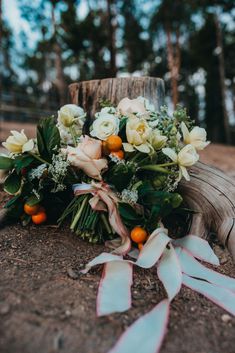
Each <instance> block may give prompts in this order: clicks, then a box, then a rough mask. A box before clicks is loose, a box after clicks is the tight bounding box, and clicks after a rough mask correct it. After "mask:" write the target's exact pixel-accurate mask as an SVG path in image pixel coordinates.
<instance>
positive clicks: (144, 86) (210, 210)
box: [69, 77, 235, 259]
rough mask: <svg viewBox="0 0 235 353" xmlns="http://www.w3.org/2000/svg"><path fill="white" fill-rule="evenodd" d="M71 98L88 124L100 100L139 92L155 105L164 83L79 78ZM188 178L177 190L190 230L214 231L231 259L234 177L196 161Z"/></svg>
mask: <svg viewBox="0 0 235 353" xmlns="http://www.w3.org/2000/svg"><path fill="white" fill-rule="evenodd" d="M69 89H70V95H71V102H72V103H74V104H79V105H81V106H83V107H84V109H85V110H86V111H88V112H89V114H88V121H87V122H88V124H89V123H90V121H89V120H90V119H92V118H93V116H94V113H95V111H97V110H98V109H99V108H100V101H101V100H102V99H107V100H109V101H111V103H113V104H117V103H118V102H119V101H120V100H121V99H122V98H124V97H129V98H136V97H138V96H140V95H141V96H143V97H145V98H148V99H149V100H150V102H151V103H153V104H154V105H155V107H156V109H159V107H160V106H161V105H162V104H163V103H164V84H163V81H162V80H161V79H159V78H153V77H142V78H140V77H138V78H137V77H136V78H135V77H131V78H129V77H128V78H112V79H104V80H94V81H85V82H79V83H75V84H72V85H70V88H69ZM190 174H191V181H190V182H184V181H182V182H181V185H180V191H181V193H182V195H183V197H184V199H185V201H186V203H187V205H188V207H189V208H191V209H193V210H195V211H196V213H195V214H194V216H193V218H192V224H191V229H190V233H191V234H195V235H198V236H201V237H205V238H206V237H207V236H208V234H209V233H210V232H215V233H216V234H217V235H218V238H219V240H220V241H221V242H222V243H223V244H224V245H226V246H227V247H228V249H229V251H230V252H231V253H232V255H233V258H234V259H235V224H234V223H235V221H234V220H235V181H234V180H233V179H232V178H230V177H229V176H226V175H225V174H224V173H223V172H221V171H219V170H218V169H216V168H213V167H210V166H208V165H205V164H202V163H198V164H197V165H196V166H194V167H193V168H192V169H191V172H190Z"/></svg>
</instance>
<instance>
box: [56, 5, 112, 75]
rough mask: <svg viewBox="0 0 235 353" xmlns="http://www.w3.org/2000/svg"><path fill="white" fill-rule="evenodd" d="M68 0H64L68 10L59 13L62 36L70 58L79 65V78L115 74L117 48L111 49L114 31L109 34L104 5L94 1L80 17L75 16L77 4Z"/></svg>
mask: <svg viewBox="0 0 235 353" xmlns="http://www.w3.org/2000/svg"><path fill="white" fill-rule="evenodd" d="M71 1H72V0H66V2H67V3H70V7H69V8H70V10H71V11H64V12H63V13H62V28H63V30H64V33H63V40H64V42H65V44H66V47H67V50H68V51H70V55H69V60H70V62H71V63H73V64H76V65H77V67H78V71H79V79H80V80H84V79H86V80H87V79H92V78H105V77H109V76H113V75H116V53H115V52H116V48H112V49H111V47H113V46H114V45H115V43H114V39H113V36H114V33H113V34H112V36H111V37H110V31H109V26H108V25H107V23H108V22H107V21H108V18H107V7H106V8H105V7H104V8H101V7H100V6H99V3H96V4H94V6H92V9H91V10H90V11H89V12H88V14H87V15H86V16H85V17H84V18H83V19H78V18H77V17H76V16H74V14H76V10H75V9H76V7H75V5H74V4H73V3H72V2H73V1H72V2H71ZM92 5H93V3H92ZM90 6H91V3H90ZM110 38H111V39H110ZM110 41H111V42H112V43H111V44H110ZM111 50H112V54H111V52H110V51H111ZM111 57H112V59H111ZM114 59H115V60H114Z"/></svg>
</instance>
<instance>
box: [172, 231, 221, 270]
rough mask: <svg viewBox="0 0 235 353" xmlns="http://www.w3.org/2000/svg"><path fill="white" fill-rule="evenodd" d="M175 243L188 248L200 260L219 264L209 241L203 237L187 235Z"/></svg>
mask: <svg viewBox="0 0 235 353" xmlns="http://www.w3.org/2000/svg"><path fill="white" fill-rule="evenodd" d="M173 244H174V245H175V246H181V247H182V248H184V249H186V250H188V251H189V252H190V253H191V254H192V255H193V256H194V257H196V258H197V259H199V260H202V261H205V262H208V263H209V264H212V265H216V266H218V265H219V259H218V257H217V256H216V255H215V253H214V251H213V250H212V249H211V247H210V245H209V244H208V242H207V241H206V240H204V239H202V238H199V237H197V236H195V235H187V236H186V237H183V238H180V239H177V240H174V242H173Z"/></svg>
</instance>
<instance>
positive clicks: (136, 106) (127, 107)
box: [117, 97, 148, 116]
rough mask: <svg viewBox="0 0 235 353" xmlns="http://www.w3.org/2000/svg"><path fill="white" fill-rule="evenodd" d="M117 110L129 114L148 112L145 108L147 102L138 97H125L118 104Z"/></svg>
mask: <svg viewBox="0 0 235 353" xmlns="http://www.w3.org/2000/svg"><path fill="white" fill-rule="evenodd" d="M117 111H118V112H119V113H120V114H122V115H126V116H129V115H131V114H134V113H139V114H147V113H148V112H147V110H146V108H145V102H144V101H141V100H140V99H138V98H135V99H129V98H127V97H126V98H123V99H122V100H121V101H120V102H119V103H118V106H117Z"/></svg>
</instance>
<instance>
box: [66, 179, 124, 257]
mask: <svg viewBox="0 0 235 353" xmlns="http://www.w3.org/2000/svg"><path fill="white" fill-rule="evenodd" d="M73 190H74V194H75V195H76V196H78V195H84V194H92V195H93V197H92V198H91V199H90V201H89V203H90V206H91V208H92V209H93V210H95V211H108V214H109V223H110V225H111V226H112V228H113V229H114V231H115V232H116V233H117V234H118V235H120V237H121V243H120V241H117V239H115V240H114V241H113V240H111V241H109V242H106V245H107V246H111V247H115V250H114V251H113V252H115V254H120V255H122V254H126V253H128V251H129V250H130V248H131V241H130V237H129V231H128V230H127V228H126V227H125V225H124V224H123V222H122V219H121V217H120V214H119V212H118V209H117V203H118V198H117V195H116V194H115V193H114V192H113V191H112V190H111V189H110V187H109V185H108V184H105V183H103V182H102V183H94V182H92V183H91V184H86V183H82V184H75V185H74V186H73Z"/></svg>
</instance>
